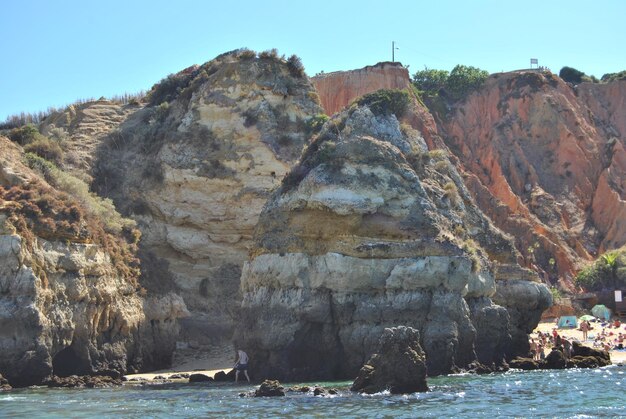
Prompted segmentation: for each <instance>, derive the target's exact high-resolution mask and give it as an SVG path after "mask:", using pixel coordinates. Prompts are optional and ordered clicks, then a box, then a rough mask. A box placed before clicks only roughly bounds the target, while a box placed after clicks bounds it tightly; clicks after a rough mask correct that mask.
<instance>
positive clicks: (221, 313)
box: [95, 52, 322, 340]
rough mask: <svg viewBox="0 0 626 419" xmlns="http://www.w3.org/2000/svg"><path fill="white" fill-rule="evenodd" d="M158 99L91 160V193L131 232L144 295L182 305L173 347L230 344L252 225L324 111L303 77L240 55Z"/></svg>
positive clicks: (187, 74) (188, 75) (270, 61)
mask: <svg viewBox="0 0 626 419" xmlns="http://www.w3.org/2000/svg"><path fill="white" fill-rule="evenodd" d="M172 80H178V82H177V83H183V86H182V87H181V86H180V85H177V86H174V87H172V88H170V91H168V90H167V89H168V88H169V87H168V86H169V85H168V83H169V82H171V83H173V81H172ZM185 83H186V84H185ZM160 97H163V98H164V99H163V102H161V103H158V101H157V103H154V106H148V107H146V108H145V109H142V110H140V111H138V112H137V113H135V114H134V115H133V117H132V118H129V119H128V120H127V121H126V122H124V123H123V124H122V126H121V128H120V130H119V132H118V133H115V134H114V135H112V136H111V137H110V138H109V141H108V142H107V143H106V145H105V146H104V147H102V148H101V149H100V155H99V158H98V162H97V164H96V170H95V173H96V176H95V178H96V182H97V185H96V186H97V189H98V191H99V192H100V193H101V194H102V195H105V196H110V197H112V198H113V199H114V200H115V202H116V204H118V206H119V207H120V208H121V211H122V212H124V213H125V214H126V215H128V216H129V217H132V218H133V219H135V220H137V221H138V227H139V228H140V230H141V231H142V233H143V236H142V237H143V238H142V242H141V243H140V246H141V249H142V253H141V256H142V260H143V261H144V262H145V263H144V265H146V266H151V267H152V271H151V272H149V275H146V276H145V280H146V281H143V280H142V285H144V286H145V287H146V288H148V290H154V291H155V292H160V291H162V290H167V289H173V290H176V291H177V292H179V293H180V295H182V296H183V298H184V300H185V303H186V304H187V307H188V308H189V310H190V311H191V314H192V316H191V317H189V318H188V319H185V320H184V323H183V329H184V330H183V331H184V333H183V336H182V337H181V339H183V340H184V339H190V340H203V339H205V340H207V339H211V338H217V337H219V336H220V335H223V336H227V337H230V335H231V333H232V326H233V317H234V316H236V312H237V310H238V307H239V304H240V295H239V294H238V290H239V278H240V276H241V267H242V265H243V261H244V260H245V259H246V257H247V254H248V251H249V248H250V246H251V239H252V233H253V229H254V226H255V225H256V222H257V220H258V216H259V214H260V213H261V209H262V207H263V204H264V203H265V201H266V200H267V197H268V196H269V193H270V192H271V191H272V190H274V189H275V188H276V187H278V185H279V184H280V179H281V178H282V177H283V176H284V174H285V173H286V172H287V171H288V170H289V168H290V166H291V165H292V164H293V163H294V162H295V160H296V159H297V158H298V157H299V155H300V153H301V151H302V149H303V147H304V145H305V143H306V141H307V140H308V136H309V134H308V131H307V121H308V119H309V118H311V117H312V116H314V115H317V114H319V113H321V112H322V110H321V108H320V107H319V105H318V98H317V95H316V94H315V91H314V90H313V87H312V85H311V83H310V81H309V79H308V78H307V77H306V75H303V74H296V73H294V70H293V69H292V68H290V67H289V66H287V64H286V62H285V61H284V60H281V59H279V58H276V57H274V58H272V57H265V58H255V57H254V54H251V55H250V54H248V55H246V53H243V54H242V53H238V52H234V53H229V54H224V55H222V56H220V57H218V58H216V59H215V60H213V61H211V62H208V63H206V64H204V65H203V66H200V67H198V66H195V67H191V68H189V69H186V70H184V71H183V72H181V73H179V74H177V75H174V76H170V78H169V79H168V80H166V81H163V82H162V83H161V84H159V85H157V86H155V88H154V89H153V91H152V93H151V96H150V100H152V101H155V100H157V98H160ZM158 100H161V99H158Z"/></svg>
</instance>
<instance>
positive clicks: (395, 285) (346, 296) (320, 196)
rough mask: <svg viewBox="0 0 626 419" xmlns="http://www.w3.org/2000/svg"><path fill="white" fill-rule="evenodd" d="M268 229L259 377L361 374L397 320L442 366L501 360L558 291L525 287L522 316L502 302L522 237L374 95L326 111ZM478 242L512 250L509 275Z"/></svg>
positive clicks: (258, 322)
mask: <svg viewBox="0 0 626 419" xmlns="http://www.w3.org/2000/svg"><path fill="white" fill-rule="evenodd" d="M418 106H419V105H418V104H417V103H412V104H411V106H410V108H411V109H410V110H409V112H408V114H409V116H407V118H406V120H407V121H411V119H412V117H411V115H414V113H415V110H416V107H418ZM255 238H256V240H255V241H256V247H255V248H254V249H253V252H252V257H251V260H250V261H249V262H247V263H246V264H245V266H244V269H243V272H242V279H241V282H242V285H241V286H242V292H243V303H242V318H241V323H240V325H239V326H238V328H237V332H238V336H237V340H238V345H239V346H241V347H244V348H246V349H247V350H248V353H249V354H250V356H251V359H252V360H253V361H252V362H251V369H252V373H253V374H254V376H255V377H261V378H262V377H275V378H288V379H322V378H340V377H342V378H345V377H354V376H355V375H356V373H357V371H358V369H359V368H360V367H361V365H363V364H364V362H365V361H366V360H367V359H368V358H369V356H370V355H371V354H372V352H373V350H374V349H375V348H376V344H377V342H378V339H379V337H380V335H381V334H382V332H383V330H384V329H385V328H387V327H394V326H397V325H407V326H410V327H413V328H415V329H417V330H419V333H420V338H421V342H420V343H421V346H422V347H423V348H424V351H425V352H426V355H427V357H426V359H427V364H428V371H429V374H433V375H434V374H441V373H446V372H449V371H452V370H453V369H454V368H455V367H464V366H467V365H468V364H469V363H471V362H472V361H475V360H476V359H478V360H480V361H481V362H482V363H486V364H487V365H491V364H492V363H495V364H500V363H501V362H502V361H503V359H504V358H505V357H506V355H507V350H509V349H510V343H511V334H514V335H517V334H518V333H523V331H524V330H527V329H529V328H530V329H532V328H533V327H534V326H535V325H536V323H537V321H538V320H539V316H540V314H541V311H543V309H545V308H546V307H547V306H548V305H549V304H550V301H551V298H550V294H549V292H548V291H547V289H546V288H545V287H544V286H543V285H539V284H530V286H531V287H535V288H536V290H537V291H538V292H537V293H535V294H533V293H529V292H525V290H524V292H522V293H519V294H517V297H518V298H519V299H521V300H523V302H521V303H520V304H525V305H526V306H527V307H528V309H529V311H532V313H528V316H527V317H525V318H524V317H522V316H518V318H516V319H515V321H513V322H511V321H510V316H509V314H508V313H507V310H506V308H505V307H502V306H497V305H495V304H493V303H492V301H491V299H490V298H491V296H492V295H494V293H495V292H496V289H497V288H498V286H500V282H502V286H504V287H506V286H508V282H507V281H519V282H527V281H525V279H528V278H527V277H529V275H528V274H527V273H525V272H524V271H523V270H521V269H520V268H519V266H518V265H516V263H515V261H516V257H517V253H516V252H515V250H514V248H513V247H512V245H511V243H510V242H509V240H508V239H507V238H506V237H505V236H503V235H502V233H501V232H499V231H498V230H495V229H493V228H492V227H491V226H490V224H489V222H488V220H487V219H486V218H485V217H484V215H483V214H482V213H481V212H480V211H479V210H478V209H477V208H476V206H475V205H474V203H473V201H472V198H471V196H470V195H469V193H468V192H467V190H466V189H465V187H464V185H463V182H462V180H461V178H460V176H459V175H458V173H457V172H456V170H455V169H454V167H453V166H452V165H451V164H450V163H449V161H448V160H447V158H446V157H445V154H444V153H441V152H428V151H427V148H426V144H425V141H424V139H423V138H422V136H421V135H420V133H419V132H418V131H416V130H415V129H413V128H412V127H411V126H410V125H402V126H401V125H400V122H399V121H398V119H397V117H396V116H395V115H393V114H385V113H380V114H374V113H373V112H372V111H371V110H370V108H369V107H368V106H366V105H363V106H353V107H351V108H350V109H348V110H346V111H345V112H343V113H342V114H340V115H337V116H335V117H334V118H333V119H332V120H331V121H329V122H327V123H326V125H325V126H324V128H323V130H322V132H321V133H320V135H319V137H318V138H317V139H316V140H315V141H314V142H313V143H312V144H311V145H310V146H309V148H308V149H307V150H306V151H305V153H304V154H303V156H302V158H301V160H300V163H299V164H298V165H297V166H296V167H295V168H294V169H293V170H292V171H291V173H290V174H289V175H287V176H286V177H285V179H284V180H283V184H282V186H281V189H279V190H278V191H277V192H276V193H274V195H273V196H272V197H271V198H270V200H269V201H268V203H267V204H266V206H265V208H264V210H263V213H262V215H261V217H260V219H259V223H258V226H257V230H256V233H255ZM477 242H478V243H480V244H481V245H482V246H483V247H484V248H485V249H486V250H487V253H488V254H489V255H492V257H493V258H494V259H495V260H497V261H498V262H497V265H498V267H499V268H501V270H500V273H498V276H497V277H496V275H495V274H494V269H493V268H494V265H493V264H492V262H490V261H489V260H488V259H487V258H486V256H485V253H484V252H483V250H482V249H481V246H480V245H479V244H477ZM530 277H532V276H530ZM496 279H499V281H496ZM511 293H515V290H512V291H511ZM535 319H536V321H535V322H534V324H533V321H534V320H535ZM524 321H528V323H525V322H524Z"/></svg>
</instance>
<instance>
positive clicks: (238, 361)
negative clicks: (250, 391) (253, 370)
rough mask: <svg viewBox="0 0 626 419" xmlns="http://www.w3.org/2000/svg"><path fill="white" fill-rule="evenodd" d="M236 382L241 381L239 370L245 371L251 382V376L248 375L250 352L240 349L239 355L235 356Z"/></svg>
mask: <svg viewBox="0 0 626 419" xmlns="http://www.w3.org/2000/svg"><path fill="white" fill-rule="evenodd" d="M233 368H235V382H238V381H239V372H240V371H243V373H244V374H245V376H246V378H247V379H248V382H250V377H249V376H248V354H247V353H245V352H244V351H242V350H241V349H239V350H238V351H237V357H236V358H235V365H234V366H233Z"/></svg>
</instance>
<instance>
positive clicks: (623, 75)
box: [600, 70, 626, 83]
mask: <svg viewBox="0 0 626 419" xmlns="http://www.w3.org/2000/svg"><path fill="white" fill-rule="evenodd" d="M600 80H601V81H602V82H604V83H609V82H612V81H617V80H626V70H624V71H620V72H619V73H606V74H605V75H603V76H602V78H600Z"/></svg>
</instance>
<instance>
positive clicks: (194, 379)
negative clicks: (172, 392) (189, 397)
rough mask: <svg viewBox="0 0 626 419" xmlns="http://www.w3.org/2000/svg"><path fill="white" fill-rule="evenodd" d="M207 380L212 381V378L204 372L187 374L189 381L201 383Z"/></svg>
mask: <svg viewBox="0 0 626 419" xmlns="http://www.w3.org/2000/svg"><path fill="white" fill-rule="evenodd" d="M173 377H174V376H172V377H170V378H173ZM208 381H213V378H212V377H209V376H208V375H205V374H191V375H190V376H189V382H190V383H202V382H208Z"/></svg>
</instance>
